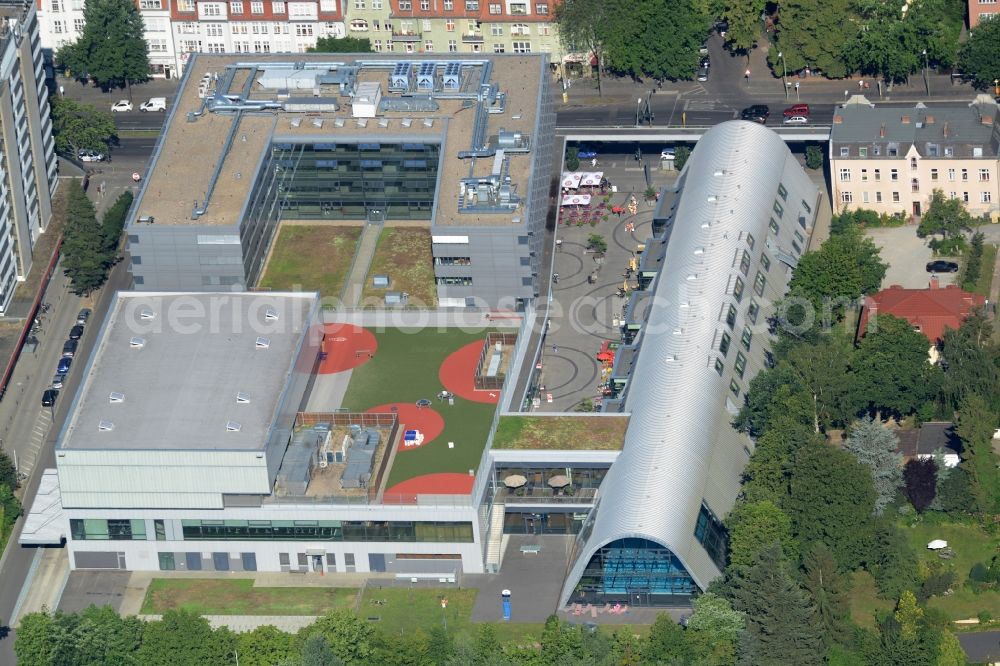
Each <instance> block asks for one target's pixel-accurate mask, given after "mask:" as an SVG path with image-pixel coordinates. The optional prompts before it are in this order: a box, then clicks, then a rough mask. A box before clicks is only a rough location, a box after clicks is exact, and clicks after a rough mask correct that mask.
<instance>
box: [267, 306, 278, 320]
mask: <svg viewBox="0 0 1000 666" xmlns="http://www.w3.org/2000/svg"><path fill="white" fill-rule="evenodd" d="M264 321H278V311H277V310H275V309H274V308H267V309H266V310H264Z"/></svg>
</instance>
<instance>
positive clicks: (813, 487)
mask: <svg viewBox="0 0 1000 666" xmlns="http://www.w3.org/2000/svg"><path fill="white" fill-rule="evenodd" d="M789 489H790V493H789V497H788V500H787V502H786V504H787V506H785V507H784V508H785V510H786V511H787V512H788V515H789V517H790V518H791V519H792V535H793V536H795V537H796V538H797V539H798V540H799V543H811V542H816V541H822V542H823V543H825V544H826V545H827V546H828V547H829V548H830V551H831V552H832V553H833V556H834V558H835V559H836V560H837V564H838V565H839V566H840V567H841V568H843V569H853V568H854V567H856V566H857V565H858V564H860V563H861V561H862V560H863V559H864V554H865V553H866V552H867V551H868V545H869V542H870V540H871V533H872V527H871V516H872V513H873V512H874V508H875V487H874V485H873V484H872V477H871V473H870V472H869V470H868V468H866V467H864V466H863V465H861V463H859V462H857V461H856V460H855V459H854V457H853V456H851V454H849V453H847V452H846V451H841V450H838V449H835V448H833V447H831V446H829V445H827V444H822V443H815V442H810V443H807V444H805V445H803V446H802V447H801V448H799V450H798V452H797V453H796V454H795V461H794V463H793V464H792V469H791V474H790V479H789Z"/></svg>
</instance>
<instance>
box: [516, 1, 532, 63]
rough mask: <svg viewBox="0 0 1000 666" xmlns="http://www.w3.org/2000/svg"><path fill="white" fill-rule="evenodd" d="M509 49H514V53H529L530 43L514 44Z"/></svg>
mask: <svg viewBox="0 0 1000 666" xmlns="http://www.w3.org/2000/svg"><path fill="white" fill-rule="evenodd" d="M511 7H513V5H511ZM511 47H512V48H513V49H514V53H521V54H524V53H531V42H514V43H513V44H511Z"/></svg>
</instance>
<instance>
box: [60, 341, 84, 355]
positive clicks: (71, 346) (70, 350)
mask: <svg viewBox="0 0 1000 666" xmlns="http://www.w3.org/2000/svg"><path fill="white" fill-rule="evenodd" d="M79 344H80V343H79V342H78V341H76V340H67V341H66V342H64V343H63V354H62V355H63V358H73V357H74V356H76V348H77V346H78V345H79Z"/></svg>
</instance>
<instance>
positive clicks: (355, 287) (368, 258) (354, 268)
mask: <svg viewBox="0 0 1000 666" xmlns="http://www.w3.org/2000/svg"><path fill="white" fill-rule="evenodd" d="M381 233H382V225H381V224H373V223H371V222H369V223H368V224H366V225H365V228H364V230H363V231H362V232H361V238H359V239H358V246H357V248H356V249H355V250H354V263H353V264H351V272H350V274H348V276H347V281H346V282H345V283H344V292H343V294H342V297H341V300H343V301H344V305H345V306H346V307H350V308H353V307H357V305H358V303H360V302H361V294H362V293H364V290H365V277H367V275H368V268H369V267H370V266H371V264H372V259H373V258H374V257H375V248H376V247H377V246H378V238H379V235H380V234H381Z"/></svg>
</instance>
